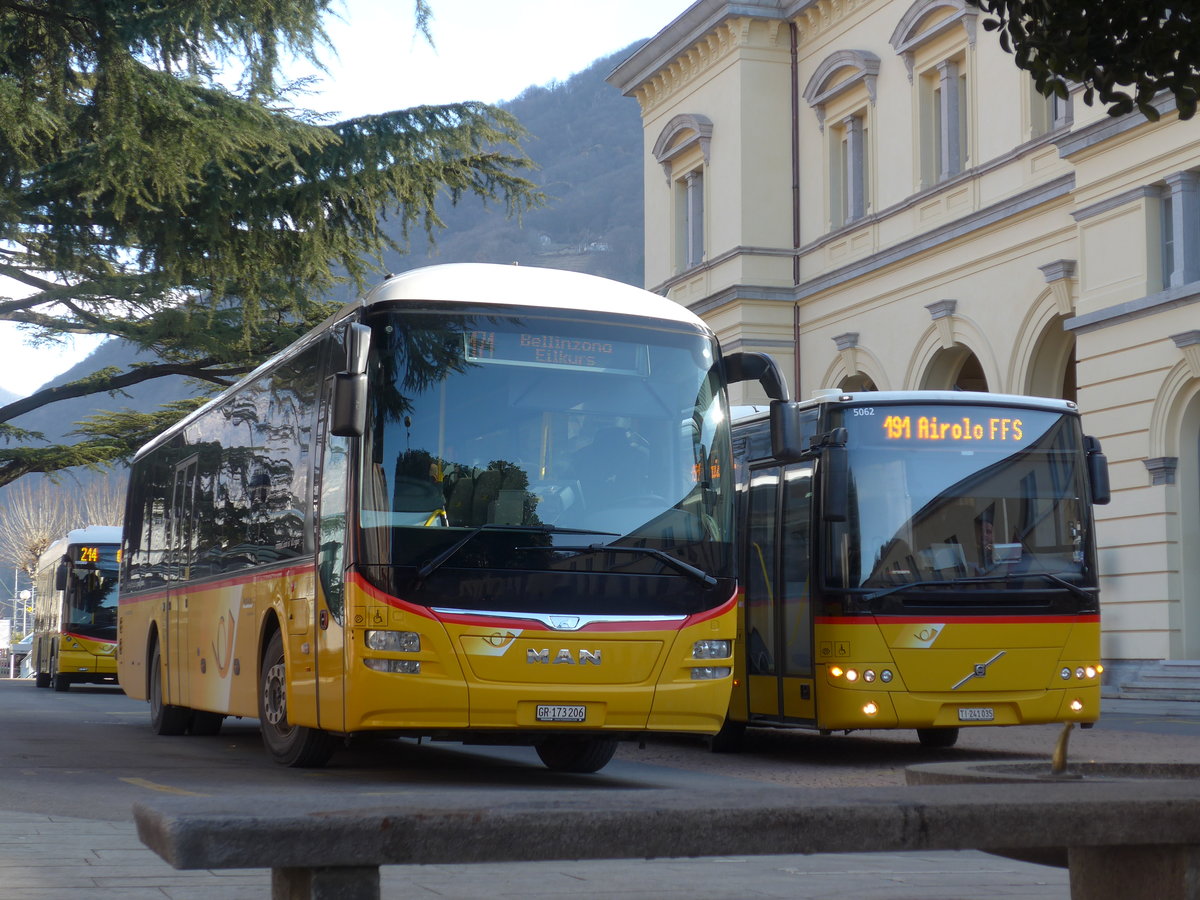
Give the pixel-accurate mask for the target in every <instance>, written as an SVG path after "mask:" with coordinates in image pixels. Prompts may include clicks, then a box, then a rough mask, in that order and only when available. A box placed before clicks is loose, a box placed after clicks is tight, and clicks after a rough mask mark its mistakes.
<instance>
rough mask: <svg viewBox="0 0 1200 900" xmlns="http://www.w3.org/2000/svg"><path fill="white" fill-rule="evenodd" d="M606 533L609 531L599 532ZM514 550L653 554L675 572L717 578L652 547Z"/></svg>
mask: <svg viewBox="0 0 1200 900" xmlns="http://www.w3.org/2000/svg"><path fill="white" fill-rule="evenodd" d="M600 533H601V534H608V533H609V532H600ZM513 549H514V550H546V549H550V550H566V551H568V552H571V553H608V552H613V553H640V554H642V555H643V556H653V557H654V558H655V559H657V560H658V561H659V562H661V563H665V564H666V565H668V566H670V567H671V568H672V569H675V570H676V571H677V572H682V573H683V574H684V575H687V576H688V577H690V578H695V579H696V580H697V581H701V582H703V583H704V584H716V583H717V579H715V578H713V577H712V576H711V575H709V574H708V573H707V572H705V571H704V570H703V569H698V568H696V567H695V566H693V565H692V564H691V563H685V562H684V561H683V560H682V559H679V558H678V557H675V556H672V555H671V554H670V553H667V552H665V551H663V550H656V549H654V548H653V547H623V546H620V545H618V544H586V545H582V546H578V547H549V548H547V547H514V548H513Z"/></svg>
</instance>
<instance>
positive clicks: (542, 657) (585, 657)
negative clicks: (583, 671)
mask: <svg viewBox="0 0 1200 900" xmlns="http://www.w3.org/2000/svg"><path fill="white" fill-rule="evenodd" d="M525 662H527V663H541V664H542V665H544V666H562V665H567V666H574V665H580V666H598V665H600V651H599V650H580V651H579V653H578V656H576V655H575V654H572V653H571V651H570V650H568V649H566V648H565V647H564V648H563V649H562V650H559V651H558V652H557V653H555V654H554V657H553V658H551V656H550V650H549V648H547V649H545V650H534V649H533V648H532V647H531V648H530V649H528V650H526V651H525Z"/></svg>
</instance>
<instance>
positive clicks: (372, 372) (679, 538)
mask: <svg viewBox="0 0 1200 900" xmlns="http://www.w3.org/2000/svg"><path fill="white" fill-rule="evenodd" d="M367 324H368V325H370V326H371V328H372V338H371V355H372V358H371V363H370V367H369V378H370V411H369V415H368V426H367V435H366V439H365V441H364V449H363V459H362V469H361V472H360V478H359V482H360V497H359V522H358V524H359V526H360V528H361V529H362V539H361V541H360V546H361V548H362V549H361V554H360V561H361V562H362V563H364V564H365V566H366V567H367V568H366V570H365V571H366V572H367V575H368V577H369V578H371V579H372V580H373V581H375V582H376V583H377V584H378V585H379V586H381V587H385V589H390V590H395V591H397V592H398V593H402V594H403V595H404V596H405V597H406V598H410V599H412V598H415V599H416V602H425V603H428V604H430V605H437V604H446V605H452V606H454V607H458V608H470V609H494V608H496V606H495V605H496V604H497V603H504V604H507V605H506V606H505V608H513V609H535V610H547V609H553V608H555V605H556V603H562V602H563V601H564V600H565V599H566V598H568V597H569V598H570V602H569V604H568V605H569V606H570V608H573V609H577V610H578V609H579V608H580V604H582V605H583V606H585V607H587V609H585V610H583V611H585V612H591V613H602V612H620V611H625V612H630V611H633V610H634V609H635V608H636V610H637V611H638V612H654V611H657V612H666V611H674V612H691V611H694V610H695V609H703V608H709V607H711V606H713V605H715V602H713V601H712V598H711V597H708V596H706V592H707V591H708V588H709V587H711V585H712V583H713V580H714V579H717V578H722V577H728V576H730V575H731V574H732V573H731V566H732V553H731V522H732V501H733V487H732V483H731V482H730V481H729V479H730V478H731V472H732V465H731V462H730V459H731V457H730V442H729V420H728V411H727V409H726V407H725V401H724V397H723V392H722V390H721V387H722V385H721V380H720V375H719V371H720V370H719V366H717V365H716V360H717V349H716V346H715V343H714V341H713V340H712V338H711V336H710V335H708V334H707V333H704V332H702V331H700V330H699V329H697V328H694V327H692V326H689V325H685V324H678V323H671V322H659V321H654V322H650V321H649V320H638V319H633V318H630V317H627V316H626V317H618V316H598V315H596V314H586V315H585V314H581V313H563V312H556V311H552V310H545V309H525V308H522V309H520V310H519V311H514V310H513V309H512V308H502V309H497V308H488V309H473V310H471V311H469V312H463V311H462V307H461V306H460V307H457V308H455V309H454V310H450V309H448V308H446V307H440V308H439V307H437V306H434V305H429V306H425V307H423V308H420V309H415V310H414V309H412V307H411V306H406V308H405V309H403V310H399V309H395V308H391V309H385V310H382V311H379V312H377V313H375V314H374V315H372V316H371V317H369V318H368V319H367ZM680 563H682V564H683V565H680ZM487 573H493V574H496V575H498V577H508V578H512V577H516V575H517V573H525V576H526V577H528V576H529V575H530V573H551V575H552V576H554V577H548V578H547V577H542V578H540V579H538V580H537V581H536V583H535V582H529V584H526V585H524V587H523V589H513V590H495V583H494V582H493V583H492V584H491V585H490V586H487V585H485V584H484V583H483V582H480V580H479V579H480V578H483V577H485V576H486V574H487ZM612 574H625V575H628V574H640V575H654V576H661V579H655V580H656V581H657V580H661V581H664V582H670V583H671V587H670V588H669V589H665V590H663V591H660V592H659V595H658V597H657V599H656V600H655V601H653V602H651V603H650V604H649V607H650V609H647V608H646V606H645V605H644V604H642V605H639V602H638V600H637V598H633V597H627V598H625V599H621V598H620V597H619V595H620V594H621V593H622V591H623V590H624V591H625V593H628V591H627V590H625V589H624V588H622V589H620V590H618V589H617V588H615V587H614V588H604V587H603V586H601V585H599V584H597V583H595V579H596V578H597V577H598V576H603V575H612ZM454 579H459V581H458V582H454V581H453V580H454ZM462 579H466V580H465V581H463V580H462ZM589 579H590V580H589ZM697 586H700V587H701V589H700V590H697ZM626 587H627V586H626ZM554 595H557V600H555V599H554ZM697 595H705V596H701V597H699V598H698V597H697ZM497 596H502V597H505V598H506V599H505V600H504V601H499V600H495V599H493V598H494V597H497ZM727 596H728V594H726V597H727Z"/></svg>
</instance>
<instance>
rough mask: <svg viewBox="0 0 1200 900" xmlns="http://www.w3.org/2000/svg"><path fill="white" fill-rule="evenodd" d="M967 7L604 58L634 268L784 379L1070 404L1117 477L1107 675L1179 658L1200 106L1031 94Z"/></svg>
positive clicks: (898, 8) (1182, 654)
mask: <svg viewBox="0 0 1200 900" xmlns="http://www.w3.org/2000/svg"><path fill="white" fill-rule="evenodd" d="M983 19H984V15H983V14H981V13H980V12H979V11H978V10H976V9H975V8H974V7H971V6H968V5H966V4H965V3H964V2H962V0H916V2H913V0H743V2H728V0H699V2H697V3H694V4H693V5H692V6H690V7H689V8H688V9H687V10H686V11H684V12H683V13H682V14H681V15H680V16H679V17H678V18H677V19H676V20H675V21H673V22H671V23H670V24H669V25H667V27H665V28H664V29H663V31H661V32H660V33H659V34H658V35H657V36H656V37H654V38H653V39H651V40H650V41H648V42H647V43H646V44H645V45H644V46H642V47H641V48H640V49H638V50H637V51H636V52H635V53H634V54H633V55H632V56H630V57H629V58H628V59H627V60H625V61H624V62H623V63H622V64H621V65H620V66H619V67H618V68H617V69H616V70H615V71H614V72H613V73H612V74H611V75H610V77H609V82H610V83H611V84H613V85H614V86H616V87H617V88H618V89H620V90H621V91H622V92H624V93H625V94H627V95H629V96H632V97H635V98H636V99H637V101H638V102H639V103H640V105H641V110H642V120H643V124H644V128H645V152H646V165H645V188H644V190H645V209H646V212H645V227H646V284H647V286H648V287H649V288H650V289H652V290H655V291H658V292H660V293H664V294H666V295H667V296H669V297H671V298H673V299H674V300H676V301H678V302H679V303H681V304H683V305H685V306H687V307H689V308H690V309H692V310H694V311H695V312H697V313H699V314H700V315H702V316H703V317H704V318H705V319H706V320H707V321H708V322H709V323H710V324H711V325H712V326H713V327H714V328H715V329H716V331H717V333H718V335H719V336H720V338H721V341H722V344H723V346H724V347H725V348H726V350H736V349H743V350H762V351H766V352H769V353H771V354H773V355H774V356H775V357H776V358H777V359H778V360H780V362H781V363H783V364H784V366H785V370H786V371H788V372H789V373H790V375H791V378H790V381H791V388H792V391H793V394H794V396H797V397H806V396H808V395H809V394H811V392H812V391H813V390H816V389H819V388H836V387H843V388H850V387H853V388H872V387H874V388H879V389H909V388H950V387H956V386H957V387H961V388H965V389H986V390H993V391H1000V392H1010V393H1028V394H1040V395H1048V396H1058V397H1067V398H1070V399H1077V400H1078V402H1079V404H1080V406H1081V407H1082V409H1083V410H1084V413H1085V428H1086V430H1087V431H1088V432H1089V433H1091V434H1094V435H1096V436H1097V437H1099V438H1100V439H1101V441H1102V443H1103V446H1104V449H1105V451H1106V453H1107V454H1108V458H1109V462H1110V470H1111V476H1112V482H1113V502H1112V503H1111V505H1109V506H1107V507H1101V508H1098V510H1097V512H1098V515H1099V518H1100V526H1099V536H1100V544H1101V550H1100V561H1101V569H1102V572H1103V582H1102V596H1103V607H1102V608H1103V614H1102V618H1103V630H1104V638H1103V640H1104V644H1103V653H1104V656H1105V658H1106V659H1108V660H1109V661H1110V663H1116V664H1117V665H1112V666H1110V670H1111V671H1113V672H1117V673H1119V675H1118V676H1117V678H1116V679H1115V680H1114V681H1112V682H1110V684H1117V683H1118V682H1119V681H1122V680H1123V681H1127V682H1128V681H1136V680H1137V675H1138V671H1141V672H1142V673H1143V674H1146V673H1150V672H1152V670H1157V671H1158V672H1159V673H1162V672H1164V671H1168V670H1169V671H1181V670H1183V669H1184V668H1185V667H1184V666H1181V665H1178V664H1177V661H1182V660H1189V659H1190V660H1200V302H1198V301H1200V188H1198V186H1197V181H1198V177H1197V173H1198V172H1200V118H1198V119H1196V120H1193V121H1187V122H1180V121H1179V120H1178V118H1177V116H1176V115H1175V113H1174V104H1173V101H1172V100H1170V99H1169V98H1164V99H1163V100H1162V102H1161V103H1160V104H1159V108H1160V110H1161V111H1162V117H1161V119H1160V120H1159V122H1157V123H1149V122H1148V121H1146V120H1145V119H1144V118H1142V117H1141V116H1140V115H1134V116H1129V117H1125V118H1119V119H1113V118H1110V117H1109V116H1107V115H1106V114H1105V113H1104V112H1103V110H1101V109H1099V108H1093V107H1089V106H1087V105H1085V104H1084V103H1083V102H1082V99H1081V97H1080V96H1079V95H1078V92H1077V93H1076V94H1075V95H1074V96H1072V97H1071V98H1070V99H1069V100H1054V101H1050V100H1047V99H1045V98H1043V97H1041V96H1039V95H1037V94H1036V93H1035V92H1034V91H1033V88H1032V82H1031V80H1030V78H1029V76H1028V75H1027V74H1025V73H1023V72H1021V71H1020V70H1019V69H1018V68H1017V67H1016V65H1015V63H1014V62H1013V59H1012V57H1011V56H1010V55H1008V54H1006V53H1004V52H1003V51H1002V50H1001V49H1000V47H999V44H998V42H997V39H996V36H995V34H994V33H993V32H990V31H986V30H985V29H984V27H983ZM734 399H735V402H736V401H739V400H743V401H744V400H753V399H757V398H755V397H753V396H744V397H740V398H739V397H735V398H734ZM1164 660H1165V661H1170V662H1171V663H1176V665H1170V664H1167V665H1163V664H1160V663H1159V661H1164Z"/></svg>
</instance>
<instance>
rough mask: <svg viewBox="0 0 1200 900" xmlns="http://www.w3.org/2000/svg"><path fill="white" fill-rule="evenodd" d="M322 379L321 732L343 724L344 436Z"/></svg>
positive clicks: (318, 486) (318, 476)
mask: <svg viewBox="0 0 1200 900" xmlns="http://www.w3.org/2000/svg"><path fill="white" fill-rule="evenodd" d="M331 384H332V382H327V383H326V389H325V391H324V394H323V396H322V401H321V409H320V419H319V422H320V425H319V426H318V427H319V430H320V431H321V435H320V436H319V438H318V440H319V442H320V443H319V446H322V448H323V449H322V450H321V456H320V458H319V459H320V461H319V463H318V466H317V468H316V472H315V477H314V487H315V490H316V491H317V523H316V544H317V585H318V588H317V602H316V604H315V607H316V614H317V630H316V636H317V637H316V643H317V723H318V726H319V727H320V728H323V729H325V730H326V731H344V730H345V728H346V694H345V672H346V657H345V652H346V647H345V642H346V637H345V635H346V632H345V622H346V614H345V603H346V598H345V584H344V578H345V573H346V514H347V509H348V508H349V507H348V503H347V500H348V489H349V487H348V484H347V477H348V474H349V471H350V466H349V456H350V440H349V439H348V438H344V437H338V436H336V435H331V434H329V432H328V423H329V404H328V401H329V396H330V389H331Z"/></svg>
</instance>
